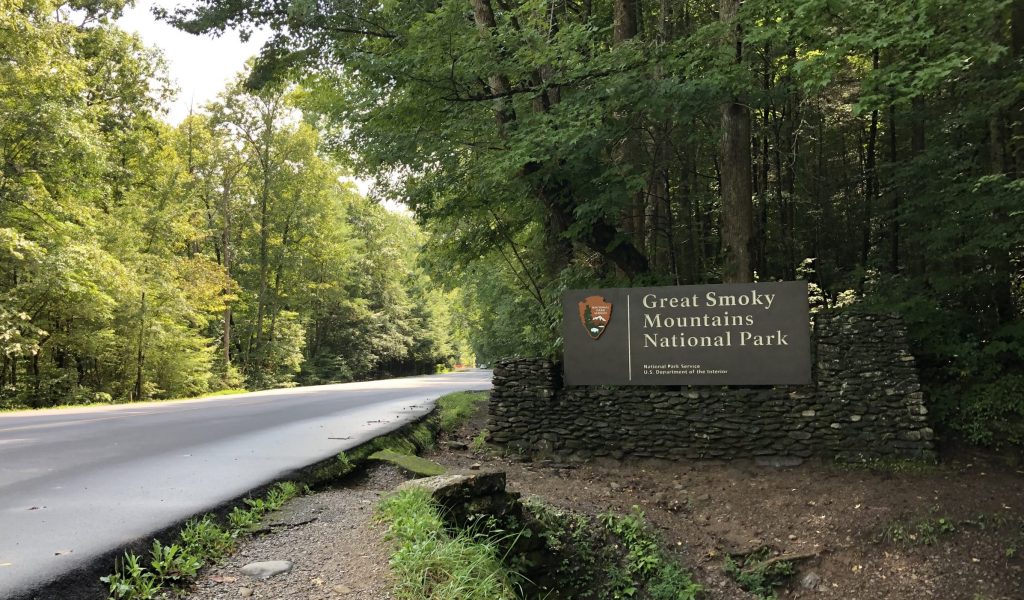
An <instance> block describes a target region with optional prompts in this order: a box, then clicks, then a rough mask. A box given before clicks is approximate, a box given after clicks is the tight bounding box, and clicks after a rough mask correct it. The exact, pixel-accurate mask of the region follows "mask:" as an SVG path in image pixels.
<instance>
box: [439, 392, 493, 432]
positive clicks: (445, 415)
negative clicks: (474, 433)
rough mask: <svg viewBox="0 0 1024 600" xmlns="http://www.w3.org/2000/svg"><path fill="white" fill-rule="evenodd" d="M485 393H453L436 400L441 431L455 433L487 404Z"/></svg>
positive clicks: (486, 394)
mask: <svg viewBox="0 0 1024 600" xmlns="http://www.w3.org/2000/svg"><path fill="white" fill-rule="evenodd" d="M487 398H488V393H487V392H455V393H454V394H448V395H447V396H442V397H440V398H438V400H437V406H438V418H439V419H440V425H441V429H442V430H443V431H455V430H456V429H458V428H459V426H460V425H462V424H463V423H465V422H466V421H468V420H469V418H470V417H472V416H473V414H474V413H476V411H477V410H478V409H479V407H480V405H481V404H483V403H484V402H487Z"/></svg>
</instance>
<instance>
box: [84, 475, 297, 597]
mask: <svg viewBox="0 0 1024 600" xmlns="http://www.w3.org/2000/svg"><path fill="white" fill-rule="evenodd" d="M302 492H303V490H302V489H301V488H300V487H299V486H298V485H297V484H296V483H294V482H291V481H281V482H277V483H275V484H274V485H273V486H272V487H271V488H270V489H269V490H268V491H267V494H266V496H265V497H264V498H246V499H245V500H243V502H244V503H245V505H246V506H248V507H249V508H247V509H244V508H242V507H239V506H236V507H234V508H233V509H232V510H231V512H230V513H228V516H227V521H228V523H227V524H228V526H227V528H222V527H220V526H219V525H217V523H216V521H215V520H214V517H213V516H212V515H204V516H203V517H202V518H200V519H190V520H189V521H188V522H187V523H185V526H184V527H182V529H181V531H180V532H179V534H178V539H179V542H180V544H170V545H164V544H163V543H161V542H160V540H153V545H152V547H151V549H150V561H149V565H148V566H146V565H144V564H143V563H142V562H141V561H140V558H139V557H138V556H136V555H135V554H134V553H132V552H126V553H125V555H124V558H123V559H121V560H118V561H116V562H115V564H114V572H113V573H112V574H110V575H107V576H105V577H101V578H100V581H102V582H103V583H106V584H107V586H108V589H109V592H110V600H148V599H150V598H157V597H161V598H163V597H166V593H165V591H166V590H167V588H172V589H174V590H181V589H183V588H184V587H186V586H187V585H188V584H189V583H190V582H191V581H192V580H193V579H194V578H195V576H196V574H197V573H198V572H199V569H201V568H202V567H203V566H204V565H206V564H209V563H215V562H217V561H219V560H221V559H223V558H224V557H225V556H227V555H229V554H230V553H231V552H233V551H234V549H235V541H236V540H237V538H238V536H239V535H243V534H245V533H248V532H250V531H251V530H252V529H253V528H254V527H255V526H256V525H258V524H259V522H260V519H262V518H263V515H265V514H266V513H268V512H271V511H276V510H280V509H281V507H282V506H284V504H285V503H286V502H287V501H289V500H291V499H292V498H295V497H297V496H299V495H300V494H302Z"/></svg>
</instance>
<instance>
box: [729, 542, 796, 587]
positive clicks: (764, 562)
mask: <svg viewBox="0 0 1024 600" xmlns="http://www.w3.org/2000/svg"><path fill="white" fill-rule="evenodd" d="M771 553H772V551H771V548H768V547H764V548H761V549H760V550H756V551H754V552H751V553H750V554H747V555H745V556H742V557H740V558H739V560H737V559H736V558H734V557H732V556H726V557H725V564H724V565H723V569H724V570H725V574H726V575H728V576H729V577H731V578H732V579H733V580H735V581H736V583H738V584H739V585H740V587H741V588H743V589H744V590H746V591H748V592H750V593H751V594H753V595H754V596H755V597H757V598H761V599H763V600H775V598H777V596H776V594H775V588H777V587H779V586H780V585H782V584H784V583H785V582H786V580H788V579H789V578H790V577H791V576H792V575H793V573H794V572H795V570H794V568H793V563H792V562H790V561H788V560H771Z"/></svg>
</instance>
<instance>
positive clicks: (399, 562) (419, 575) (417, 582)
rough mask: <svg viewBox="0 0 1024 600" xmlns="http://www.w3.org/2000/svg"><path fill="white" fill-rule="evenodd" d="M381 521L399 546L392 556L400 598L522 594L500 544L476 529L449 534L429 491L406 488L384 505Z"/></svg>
mask: <svg viewBox="0 0 1024 600" xmlns="http://www.w3.org/2000/svg"><path fill="white" fill-rule="evenodd" d="M377 516H378V519H379V520H380V521H381V522H383V523H385V524H386V525H387V527H388V532H387V535H386V537H387V539H390V540H393V541H394V542H395V543H396V544H397V545H398V550H397V551H396V552H395V554H394V555H393V556H392V558H391V563H390V564H391V569H392V571H393V572H394V574H395V579H396V582H397V583H396V587H395V596H396V597H397V598H400V599H404V600H514V599H516V598H518V595H517V594H516V592H515V586H514V584H513V581H514V580H515V578H516V576H515V574H513V573H512V572H511V571H509V570H508V569H507V568H506V567H505V566H504V565H503V564H502V561H501V559H500V557H499V556H498V551H497V548H496V545H495V544H494V543H493V542H491V541H489V540H486V539H481V538H480V537H479V536H474V535H472V534H470V533H465V532H463V533H459V534H454V535H453V534H449V533H448V532H447V531H446V530H445V526H444V522H443V521H442V519H441V515H440V513H439V512H438V508H437V507H436V505H435V504H434V503H433V502H432V501H431V498H430V494H429V492H427V491H425V490H417V489H413V490H405V491H402V492H399V493H397V494H395V495H393V496H390V497H388V498H387V499H385V500H384V502H382V503H381V505H380V507H379V508H378V512H377Z"/></svg>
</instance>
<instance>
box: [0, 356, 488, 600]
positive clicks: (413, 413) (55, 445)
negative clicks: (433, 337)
mask: <svg viewBox="0 0 1024 600" xmlns="http://www.w3.org/2000/svg"><path fill="white" fill-rule="evenodd" d="M490 385H491V383H490V372H489V371H471V372H464V373H452V374H446V375H434V376H429V377H409V378H401V379H390V380H386V381H374V382H365V383H351V384H342V385H327V386H315V387H304V388H294V389H289V390H269V391H264V392H255V393H250V394H237V395H232V396H220V397H216V398H208V399H200V400H183V401H174V402H159V403H148V404H146V403H143V404H129V405H120V406H111V407H99V408H81V409H63V410H45V411H31V412H29V411H25V412H17V413H0V598H11V597H16V596H22V595H24V594H26V593H27V592H29V591H32V590H35V589H38V588H40V587H42V586H45V585H47V584H48V583H50V582H53V581H56V580H58V579H60V578H62V577H65V576H66V575H67V574H68V573H71V572H74V571H76V570H80V569H84V568H85V567H86V566H87V565H89V564H90V562H95V561H96V559H97V558H99V557H102V556H104V555H107V554H109V553H110V552H111V551H113V550H118V549H120V548H122V547H124V546H126V545H128V544H130V543H132V542H134V541H136V540H139V539H142V538H145V537H149V536H152V535H153V534H154V533H155V532H158V531H160V530H162V529H164V528H166V527H169V526H171V525H174V524H175V523H178V522H180V521H182V520H183V519H185V518H188V517H189V516H191V515H194V514H197V513H202V512H204V511H207V510H210V509H211V508H215V507H217V506H219V505H221V504H223V503H225V502H227V501H230V500H232V499H234V498H238V497H239V496H241V495H243V494H245V493H246V492H248V491H249V490H252V489H254V488H257V487H259V486H261V485H264V484H266V483H268V482H271V481H273V480H275V479H278V478H281V477H284V476H286V475H287V474H288V473H290V472H292V471H294V470H296V469H299V468H302V467H305V466H308V465H311V464H313V463H316V462H318V461H320V460H323V459H325V458H328V457H330V456H332V455H334V454H337V453H338V452H339V451H342V450H346V449H349V448H352V447H354V446H357V445H359V444H361V443H362V442H364V441H366V440H368V439H371V438H373V437H376V436H378V435H381V434H383V433H386V432H388V431H391V430H394V429H396V428H397V427H399V426H401V425H402V424H404V423H407V422H409V421H411V420H414V419H415V418H417V417H419V416H422V415H423V414H425V413H427V412H429V410H430V409H431V408H432V406H433V401H434V400H435V399H437V398H438V397H439V396H442V395H444V394H447V393H449V392H453V391H459V390H483V389H489V388H490Z"/></svg>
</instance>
